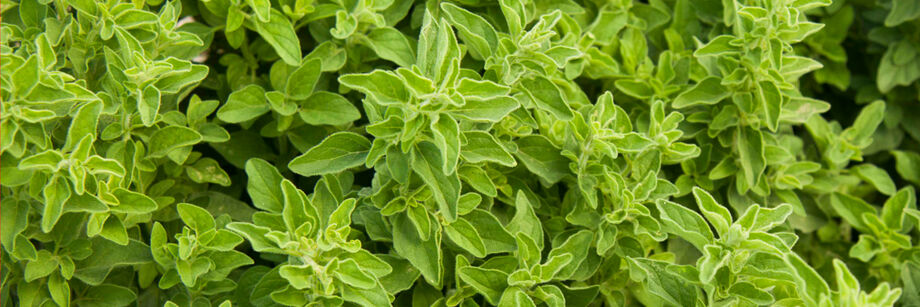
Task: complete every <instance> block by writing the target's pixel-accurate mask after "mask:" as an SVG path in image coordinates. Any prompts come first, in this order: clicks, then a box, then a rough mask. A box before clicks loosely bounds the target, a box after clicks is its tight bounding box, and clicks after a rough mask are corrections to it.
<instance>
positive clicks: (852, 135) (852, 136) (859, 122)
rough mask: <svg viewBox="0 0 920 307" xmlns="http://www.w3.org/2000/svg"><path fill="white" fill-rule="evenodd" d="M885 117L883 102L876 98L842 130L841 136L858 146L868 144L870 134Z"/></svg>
mask: <svg viewBox="0 0 920 307" xmlns="http://www.w3.org/2000/svg"><path fill="white" fill-rule="evenodd" d="M884 118H885V102H883V101H881V100H877V101H875V102H873V103H871V104H869V105H868V106H866V107H864V108H863V109H862V111H860V112H859V116H857V117H856V120H855V121H853V126H852V127H850V128H847V129H846V130H844V132H843V136H844V137H845V138H846V139H847V140H849V141H850V142H852V144H853V145H856V146H858V147H860V148H863V147H866V146H869V144H870V143H871V142H872V134H873V133H875V130H876V128H878V125H879V124H881V123H882V120H883V119H884Z"/></svg>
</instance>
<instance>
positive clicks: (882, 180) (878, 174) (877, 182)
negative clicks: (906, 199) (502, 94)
mask: <svg viewBox="0 0 920 307" xmlns="http://www.w3.org/2000/svg"><path fill="white" fill-rule="evenodd" d="M850 170H852V171H853V173H855V174H856V176H859V178H862V180H865V181H866V182H868V183H869V184H871V185H872V186H873V187H875V189H876V190H878V191H879V192H881V193H882V194H885V195H892V194H894V193H895V191H896V188H895V185H894V181H893V180H891V177H890V176H888V172H886V171H885V170H883V169H881V168H879V167H878V166H875V165H874V164H860V165H858V166H855V167H852V168H850Z"/></svg>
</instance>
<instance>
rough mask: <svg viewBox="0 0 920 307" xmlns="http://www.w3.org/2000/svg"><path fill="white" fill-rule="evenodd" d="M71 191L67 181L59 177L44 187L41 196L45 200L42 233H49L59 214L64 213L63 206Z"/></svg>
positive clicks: (52, 179)
mask: <svg viewBox="0 0 920 307" xmlns="http://www.w3.org/2000/svg"><path fill="white" fill-rule="evenodd" d="M70 195H71V190H70V185H69V184H68V183H67V179H64V178H62V177H60V176H54V177H53V178H51V181H49V182H48V184H47V185H45V189H44V190H43V191H42V196H43V197H44V198H45V202H44V205H45V208H44V210H43V211H42V224H41V226H42V231H44V232H51V229H52V228H54V225H55V224H57V221H58V219H60V218H61V214H63V213H64V204H65V203H66V202H67V199H69V198H70Z"/></svg>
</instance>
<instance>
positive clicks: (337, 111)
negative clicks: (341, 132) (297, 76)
mask: <svg viewBox="0 0 920 307" xmlns="http://www.w3.org/2000/svg"><path fill="white" fill-rule="evenodd" d="M300 107H301V109H300V112H299V113H300V118H301V119H303V121H304V122H306V123H307V124H310V125H315V126H319V125H333V126H339V125H345V124H349V123H351V122H354V121H356V120H358V119H360V118H361V112H359V111H358V108H355V106H354V105H353V104H351V102H350V101H348V99H345V97H342V95H339V94H336V93H331V92H325V91H320V92H316V93H313V95H310V97H309V98H307V100H306V101H304V102H303V103H302V104H301V105H300Z"/></svg>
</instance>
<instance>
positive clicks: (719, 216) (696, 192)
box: [693, 187, 732, 237]
mask: <svg viewBox="0 0 920 307" xmlns="http://www.w3.org/2000/svg"><path fill="white" fill-rule="evenodd" d="M693 198H694V199H696V204H697V206H699V207H700V211H702V212H703V216H705V217H706V220H708V221H709V223H711V224H712V226H713V227H714V228H715V229H716V232H717V233H718V234H719V236H720V237H722V236H725V235H727V234H728V232H729V230H728V228H729V227H731V224H732V214H731V212H729V211H728V208H725V207H724V206H722V205H720V204H719V203H718V202H716V200H715V198H713V197H712V195H710V194H709V192H706V190H703V189H700V188H699V187H693Z"/></svg>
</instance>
